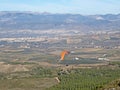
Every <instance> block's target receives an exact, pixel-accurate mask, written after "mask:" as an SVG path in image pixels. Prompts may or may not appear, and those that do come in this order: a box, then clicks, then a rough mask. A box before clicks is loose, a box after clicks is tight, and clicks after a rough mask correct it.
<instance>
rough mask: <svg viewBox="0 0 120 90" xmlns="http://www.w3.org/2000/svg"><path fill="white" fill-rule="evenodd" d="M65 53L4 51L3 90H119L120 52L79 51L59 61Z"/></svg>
mask: <svg viewBox="0 0 120 90" xmlns="http://www.w3.org/2000/svg"><path fill="white" fill-rule="evenodd" d="M61 51H62V50H60V49H59V50H57V49H52V48H51V49H38V48H9V47H6V48H0V88H1V90H105V88H107V89H108V90H109V88H117V89H118V90H119V88H120V86H119V79H120V52H119V51H120V50H119V49H102V48H101V49H97V48H96V49H95V48H83V49H75V50H71V53H70V54H69V55H66V56H65V59H64V60H63V61H59V60H60V53H61ZM75 58H78V59H75ZM98 58H107V59H109V60H107V61H106V60H98ZM117 89H116V90H117Z"/></svg>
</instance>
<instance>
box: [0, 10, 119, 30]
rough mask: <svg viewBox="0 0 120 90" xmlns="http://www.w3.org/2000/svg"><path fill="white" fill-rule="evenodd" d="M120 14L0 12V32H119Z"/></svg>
mask: <svg viewBox="0 0 120 90" xmlns="http://www.w3.org/2000/svg"><path fill="white" fill-rule="evenodd" d="M119 28H120V14H117V15H113V14H107V15H88V16H84V15H79V14H51V13H37V12H13V11H11V12H10V11H1V12H0V30H21V29H31V30H49V29H65V30H71V29H76V30H81V31H90V30H120V29H119Z"/></svg>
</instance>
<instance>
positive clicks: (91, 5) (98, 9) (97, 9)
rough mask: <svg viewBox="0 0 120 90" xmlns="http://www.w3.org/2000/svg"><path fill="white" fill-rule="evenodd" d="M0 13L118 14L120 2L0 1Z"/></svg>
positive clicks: (86, 0)
mask: <svg viewBox="0 0 120 90" xmlns="http://www.w3.org/2000/svg"><path fill="white" fill-rule="evenodd" d="M0 11H33V12H49V13H71V14H83V15H94V14H118V13H120V0H0Z"/></svg>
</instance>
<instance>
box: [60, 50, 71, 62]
mask: <svg viewBox="0 0 120 90" xmlns="http://www.w3.org/2000/svg"><path fill="white" fill-rule="evenodd" d="M69 53H70V52H69V51H67V50H64V51H62V52H61V58H60V60H64V57H65V55H67V54H69Z"/></svg>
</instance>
